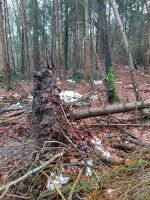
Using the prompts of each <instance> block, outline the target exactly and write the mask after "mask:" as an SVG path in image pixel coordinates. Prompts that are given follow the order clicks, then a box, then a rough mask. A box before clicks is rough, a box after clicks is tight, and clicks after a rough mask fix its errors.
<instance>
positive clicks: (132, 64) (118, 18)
mask: <svg viewBox="0 0 150 200" xmlns="http://www.w3.org/2000/svg"><path fill="white" fill-rule="evenodd" d="M110 1H111V5H112V8H113V12H114V15H115V18H116V21H117V25H118V28H119V32H120V34H121V36H122V39H123V44H124V47H125V50H126V52H127V55H128V63H129V67H130V74H131V79H132V84H133V90H134V93H135V97H136V100H137V101H140V95H139V90H138V85H137V82H136V77H135V76H136V74H135V70H134V62H133V58H132V54H131V49H130V46H129V43H128V40H127V37H126V34H125V30H124V28H123V24H122V21H121V18H120V15H119V12H118V9H117V4H116V1H115V0H110Z"/></svg>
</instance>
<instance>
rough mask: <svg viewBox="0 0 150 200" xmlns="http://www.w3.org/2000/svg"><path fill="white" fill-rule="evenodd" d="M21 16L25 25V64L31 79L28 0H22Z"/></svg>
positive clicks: (23, 25)
mask: <svg viewBox="0 0 150 200" xmlns="http://www.w3.org/2000/svg"><path fill="white" fill-rule="evenodd" d="M20 6H21V16H22V27H23V30H22V31H23V47H24V54H25V55H24V64H25V69H26V71H27V76H28V79H29V80H31V70H30V52H29V39H28V22H27V13H26V8H27V5H26V1H24V0H20Z"/></svg>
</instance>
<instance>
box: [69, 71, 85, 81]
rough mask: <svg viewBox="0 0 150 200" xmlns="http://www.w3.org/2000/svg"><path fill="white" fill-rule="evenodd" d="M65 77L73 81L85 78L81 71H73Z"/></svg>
mask: <svg viewBox="0 0 150 200" xmlns="http://www.w3.org/2000/svg"><path fill="white" fill-rule="evenodd" d="M67 79H73V80H75V81H82V80H84V79H85V77H84V74H83V73H81V72H73V73H72V75H71V76H69V77H67Z"/></svg>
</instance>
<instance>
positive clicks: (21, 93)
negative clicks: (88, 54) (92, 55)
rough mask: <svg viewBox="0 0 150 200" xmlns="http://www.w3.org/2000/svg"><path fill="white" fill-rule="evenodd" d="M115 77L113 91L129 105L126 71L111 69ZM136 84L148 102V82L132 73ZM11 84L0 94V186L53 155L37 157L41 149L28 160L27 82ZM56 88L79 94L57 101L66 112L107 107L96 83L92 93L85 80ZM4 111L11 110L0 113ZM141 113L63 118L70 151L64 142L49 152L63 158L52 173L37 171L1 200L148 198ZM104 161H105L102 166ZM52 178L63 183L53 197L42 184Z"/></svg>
mask: <svg viewBox="0 0 150 200" xmlns="http://www.w3.org/2000/svg"><path fill="white" fill-rule="evenodd" d="M115 74H116V89H117V91H118V93H119V96H120V97H121V99H122V102H123V103H127V102H134V101H135V97H134V93H133V86H132V83H131V79H130V74H129V69H128V66H123V67H121V66H116V67H115ZM137 80H138V85H139V89H140V95H141V97H142V100H143V101H145V100H149V98H150V77H148V76H147V77H145V76H144V75H143V74H142V73H137ZM13 84H14V86H13V89H12V90H10V91H6V90H4V89H2V88H1V89H0V115H1V116H0V182H1V183H3V184H5V183H7V182H10V181H12V180H14V179H17V178H18V176H21V175H23V174H24V173H25V172H27V171H28V169H32V167H33V166H34V167H35V166H36V167H37V166H39V165H40V164H41V163H43V161H46V160H48V159H50V158H51V157H52V152H53V151H46V153H44V154H42V156H41V152H42V151H43V149H42V150H40V151H39V153H38V155H39V157H38V159H39V158H40V159H41V160H40V159H39V160H38V161H37V157H36V158H34V153H35V152H34V146H35V141H34V137H33V135H31V131H30V130H29V127H30V126H29V124H30V122H31V110H32V83H27V82H25V81H22V82H15V83H13ZM59 86H60V89H61V91H74V92H77V93H79V94H81V95H82V97H81V99H79V100H78V101H77V103H76V102H69V100H68V103H65V102H63V104H67V106H68V110H69V112H70V113H71V112H72V110H74V109H80V108H84V106H85V105H87V104H88V105H90V106H91V107H96V106H104V105H108V103H107V101H106V95H105V90H104V86H103V84H96V86H95V87H96V88H95V91H91V90H90V88H89V85H88V84H87V83H85V81H80V82H72V81H61V82H59ZM79 104H80V105H79ZM6 107H7V108H9V109H14V110H13V111H9V112H8V111H7V112H1V111H2V110H3V111H4V108H6ZM15 108H17V109H15ZM143 112H144V114H141V112H139V111H137V110H135V111H132V112H127V113H121V114H114V115H109V116H105V117H93V118H87V119H83V120H73V119H69V121H68V123H69V126H70V129H68V132H70V140H72V143H73V146H71V144H69V143H68V144H63V147H62V146H61V147H55V148H56V149H57V150H58V152H60V151H62V150H63V151H66V152H67V153H66V152H65V156H64V157H63V158H62V159H59V161H58V162H56V163H55V165H54V166H50V168H49V169H50V170H52V171H53V172H54V173H53V174H52V173H50V172H47V171H46V172H43V174H42V175H39V176H38V177H37V175H35V177H34V178H33V179H32V181H31V180H30V178H28V180H27V181H24V183H23V182H22V185H23V186H22V185H21V183H19V184H18V186H19V189H18V188H17V187H14V186H13V188H11V191H9V192H8V191H7V193H6V195H5V197H3V198H2V199H63V198H64V199H65V198H66V197H67V196H69V197H68V198H66V199H68V200H71V199H74V200H81V199H82V200H83V199H84V200H90V199H91V200H94V199H95V200H115V199H120V200H122V199H124V200H125V199H133V200H134V199H135V200H138V199H139V200H148V199H150V192H149V191H150V151H149V150H150V149H149V146H150V123H149V119H150V118H149V116H148V112H149V110H147V109H145V110H144V111H143ZM74 134H75V135H76V137H74ZM62 143H63V141H62ZM65 146H68V147H65ZM76 147H77V148H78V150H79V152H77V151H76ZM59 148H60V149H59ZM65 148H66V149H67V150H64V149H65ZM57 150H55V152H57ZM85 152H86V153H85ZM31 155H32V156H31ZM40 156H41V157H40ZM31 157H32V158H31ZM101 158H103V159H101ZM105 158H106V159H105ZM107 158H111V161H109V160H108V163H107V162H106V160H107ZM34 159H35V160H36V161H35V160H34ZM31 160H32V162H31ZM45 173H47V174H48V175H45ZM57 173H58V174H59V176H60V174H63V176H64V179H65V178H66V184H65V183H62V184H61V183H60V185H61V186H62V185H63V184H64V187H62V188H61V187H60V189H59V187H57V188H56V190H57V192H55V193H54V190H53V189H52V188H51V187H53V182H52V181H48V180H49V179H48V178H47V176H48V177H49V178H50V179H51V176H53V179H56V177H57V179H59V178H60V177H58V175H55V174H57ZM44 175H45V176H44ZM41 176H42V177H41ZM43 176H44V178H43ZM54 176H55V177H54ZM67 178H68V179H67ZM35 180H36V181H35ZM46 180H47V181H46ZM67 180H68V181H67ZM57 181H58V180H57ZM58 182H59V181H58ZM62 182H63V181H62ZM64 182H65V181H64ZM39 184H41V187H40V186H39ZM67 184H68V185H69V186H68V185H67ZM24 185H25V186H24ZM27 185H28V186H30V189H29V188H28V187H27ZM58 185H59V184H58ZM54 186H55V185H54ZM67 186H68V187H67ZM22 187H23V188H22ZM31 188H32V189H31ZM54 188H55V187H54ZM0 191H1V189H0ZM31 193H32V195H31ZM56 193H57V195H56ZM58 194H59V195H58ZM35 196H36V197H35ZM37 196H38V198H37ZM60 196H61V198H60ZM69 198H70V199H69ZM0 199H1V198H0Z"/></svg>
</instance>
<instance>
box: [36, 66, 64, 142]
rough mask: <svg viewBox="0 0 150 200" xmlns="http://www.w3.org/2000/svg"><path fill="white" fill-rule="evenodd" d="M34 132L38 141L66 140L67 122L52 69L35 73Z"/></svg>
mask: <svg viewBox="0 0 150 200" xmlns="http://www.w3.org/2000/svg"><path fill="white" fill-rule="evenodd" d="M33 77H34V85H33V105H32V111H33V114H32V132H33V133H34V136H35V138H36V143H37V144H38V145H40V146H41V145H42V144H43V142H44V140H51V141H52V140H55V141H61V142H63V141H64V137H63V134H62V131H63V132H66V128H67V122H66V120H65V117H64V114H63V113H64V112H63V108H62V106H61V101H60V97H59V92H60V91H59V88H58V86H57V84H56V80H55V77H54V75H53V73H52V71H50V70H48V69H45V70H42V71H41V72H39V73H34V75H33Z"/></svg>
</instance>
